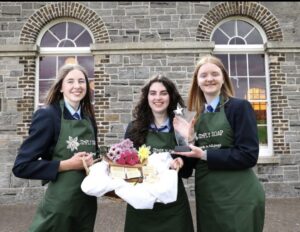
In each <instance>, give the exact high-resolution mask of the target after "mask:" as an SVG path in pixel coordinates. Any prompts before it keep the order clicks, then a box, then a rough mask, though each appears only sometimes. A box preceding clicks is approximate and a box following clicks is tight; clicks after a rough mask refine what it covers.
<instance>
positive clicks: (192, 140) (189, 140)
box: [188, 133, 196, 144]
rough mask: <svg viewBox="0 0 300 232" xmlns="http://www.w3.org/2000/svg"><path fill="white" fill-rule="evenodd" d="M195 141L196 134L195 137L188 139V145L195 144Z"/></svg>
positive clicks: (191, 136)
mask: <svg viewBox="0 0 300 232" xmlns="http://www.w3.org/2000/svg"><path fill="white" fill-rule="evenodd" d="M195 141H196V133H194V134H193V135H190V136H189V137H188V143H192V144H193V143H195Z"/></svg>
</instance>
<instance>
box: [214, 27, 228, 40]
mask: <svg viewBox="0 0 300 232" xmlns="http://www.w3.org/2000/svg"><path fill="white" fill-rule="evenodd" d="M212 41H215V44H227V43H228V37H226V36H225V35H224V33H223V32H221V31H220V30H219V29H217V30H216V31H215V32H214V34H213V37H212Z"/></svg>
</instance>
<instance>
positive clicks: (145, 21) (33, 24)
mask: <svg viewBox="0 0 300 232" xmlns="http://www.w3.org/2000/svg"><path fill="white" fill-rule="evenodd" d="M299 11H300V3H299V2H259V3H258V2H157V1H155V2H115V1H113V2H0V67H1V68H0V145H1V148H0V204H1V203H13V202H19V201H36V200H37V199H38V198H40V196H41V194H42V193H43V191H44V188H43V187H41V184H40V181H32V180H22V179H19V178H16V177H14V176H13V174H12V172H11V168H12V165H13V162H14V159H15V156H16V153H17V149H18V147H19V146H20V144H21V142H22V141H23V139H24V138H25V137H26V136H27V133H28V127H29V125H30V120H31V115H32V113H33V111H34V98H35V78H36V75H35V73H36V68H37V67H36V57H37V56H38V54H39V47H38V46H37V44H36V39H37V37H38V35H39V33H40V32H41V30H42V29H43V27H44V26H45V25H47V24H48V23H49V22H51V21H52V20H55V19H58V18H61V17H65V18H75V19H77V20H79V21H81V22H82V23H83V24H85V25H86V26H87V27H88V28H89V30H90V31H91V33H92V35H93V37H94V40H95V43H93V44H91V46H90V49H91V54H92V55H93V56H94V63H95V69H94V70H95V102H96V104H95V111H96V117H97V121H98V122H97V123H98V127H99V136H98V139H99V143H100V144H106V145H109V144H112V143H115V142H118V141H119V140H120V139H121V138H122V137H123V134H124V128H125V126H126V125H127V123H128V122H129V121H130V120H131V118H132V116H131V111H132V108H133V107H134V105H135V103H136V101H137V99H138V97H139V90H140V87H141V86H142V85H143V84H144V83H145V81H146V80H148V79H149V77H151V76H152V75H153V74H156V73H163V74H165V75H166V76H167V77H169V78H171V79H172V80H173V81H174V82H175V83H176V84H177V86H178V89H179V91H180V92H181V93H182V95H183V97H184V98H186V97H187V91H188V88H189V85H190V82H191V77H192V73H193V70H194V66H195V64H196V62H197V60H198V58H199V57H201V56H202V55H203V54H207V53H211V52H213V49H214V46H215V45H214V43H213V42H210V35H211V33H212V31H213V29H214V27H215V26H216V25H217V24H218V22H220V21H221V20H223V19H225V18H227V17H230V16H241V17H246V18H250V19H252V20H254V21H255V22H256V23H258V24H259V25H260V26H261V27H262V28H263V30H264V31H265V33H266V35H267V39H268V42H267V43H266V44H265V54H266V56H267V57H268V61H269V64H268V67H269V70H268V73H269V76H270V77H269V79H270V82H269V85H270V92H271V107H272V130H273V150H274V154H273V155H272V157H267V158H266V157H261V158H260V159H259V163H258V165H257V166H256V167H255V168H254V169H255V171H256V173H257V175H258V177H259V178H260V180H261V182H262V183H263V185H264V188H265V190H266V193H267V197H300V139H299V138H300V94H299V91H300V55H299V54H300V43H299V40H300V39H299V38H300V36H299V35H300V26H299V25H300V17H299V16H298V12H299ZM185 183H186V187H187V190H188V193H189V196H190V197H191V198H193V197H194V187H193V178H190V179H188V180H187V181H186V182H185Z"/></svg>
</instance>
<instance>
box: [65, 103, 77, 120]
mask: <svg viewBox="0 0 300 232" xmlns="http://www.w3.org/2000/svg"><path fill="white" fill-rule="evenodd" d="M65 106H66V108H67V109H68V110H69V112H70V113H71V115H74V114H75V113H77V114H78V115H79V117H80V119H81V114H80V113H81V107H80V106H79V107H78V110H77V111H76V110H74V109H73V108H72V106H71V105H70V104H69V103H68V102H67V101H65Z"/></svg>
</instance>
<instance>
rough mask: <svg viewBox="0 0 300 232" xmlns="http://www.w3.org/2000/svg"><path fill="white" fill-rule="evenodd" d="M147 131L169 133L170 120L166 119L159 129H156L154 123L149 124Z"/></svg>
mask: <svg viewBox="0 0 300 232" xmlns="http://www.w3.org/2000/svg"><path fill="white" fill-rule="evenodd" d="M149 129H150V130H152V131H156V132H169V131H170V130H171V126H170V119H169V118H167V120H166V121H165V122H164V123H163V124H162V125H161V126H160V127H159V128H157V127H156V125H155V124H154V123H151V124H150V126H149Z"/></svg>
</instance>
